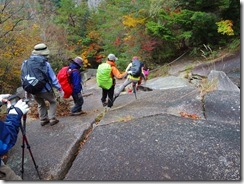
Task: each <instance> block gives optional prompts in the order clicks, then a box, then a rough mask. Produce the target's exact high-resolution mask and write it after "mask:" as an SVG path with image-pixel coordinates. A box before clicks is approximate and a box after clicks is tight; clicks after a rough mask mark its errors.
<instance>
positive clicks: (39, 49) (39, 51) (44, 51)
mask: <svg viewBox="0 0 244 184" xmlns="http://www.w3.org/2000/svg"><path fill="white" fill-rule="evenodd" d="M32 54H33V55H42V56H48V55H49V54H50V51H49V50H48V48H47V46H46V44H44V43H39V44H37V45H35V47H34V50H33V51H32Z"/></svg>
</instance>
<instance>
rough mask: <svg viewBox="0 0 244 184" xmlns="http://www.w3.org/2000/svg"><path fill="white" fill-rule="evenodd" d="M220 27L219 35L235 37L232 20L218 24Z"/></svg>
mask: <svg viewBox="0 0 244 184" xmlns="http://www.w3.org/2000/svg"><path fill="white" fill-rule="evenodd" d="M216 24H217V26H218V33H221V34H223V35H224V34H226V35H228V36H232V35H234V30H233V29H232V27H233V22H232V21H231V20H222V21H220V22H216Z"/></svg>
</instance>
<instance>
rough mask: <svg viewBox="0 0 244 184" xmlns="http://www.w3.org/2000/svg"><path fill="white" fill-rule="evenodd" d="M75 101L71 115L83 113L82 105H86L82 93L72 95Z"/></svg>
mask: <svg viewBox="0 0 244 184" xmlns="http://www.w3.org/2000/svg"><path fill="white" fill-rule="evenodd" d="M72 97H73V100H74V106H73V107H72V108H71V113H77V112H81V111H82V105H83V103H84V100H83V97H82V94H81V93H78V94H74V95H72Z"/></svg>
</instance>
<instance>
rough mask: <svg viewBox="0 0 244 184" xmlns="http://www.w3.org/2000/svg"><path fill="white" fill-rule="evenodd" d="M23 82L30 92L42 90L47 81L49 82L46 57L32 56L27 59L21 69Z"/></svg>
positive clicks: (35, 92) (26, 89)
mask: <svg viewBox="0 0 244 184" xmlns="http://www.w3.org/2000/svg"><path fill="white" fill-rule="evenodd" d="M21 83H22V87H23V89H24V90H25V91H26V92H28V93H30V94H33V95H35V94H37V93H39V92H41V90H42V89H43V88H45V86H46V83H49V80H48V76H47V63H46V59H43V58H41V57H30V58H29V59H28V60H25V61H24V63H23V66H22V70H21ZM49 84H50V83H49Z"/></svg>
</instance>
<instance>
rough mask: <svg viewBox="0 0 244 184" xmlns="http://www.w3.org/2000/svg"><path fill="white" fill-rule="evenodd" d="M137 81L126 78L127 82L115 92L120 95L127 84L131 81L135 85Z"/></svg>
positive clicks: (116, 95)
mask: <svg viewBox="0 0 244 184" xmlns="http://www.w3.org/2000/svg"><path fill="white" fill-rule="evenodd" d="M137 82H138V80H131V79H129V78H127V79H126V80H125V82H124V83H123V84H122V85H121V86H120V87H119V89H118V91H117V92H116V93H115V97H118V96H119V95H120V93H121V92H122V91H123V90H124V89H125V87H126V86H128V85H129V84H131V83H133V86H134V85H136V83H137Z"/></svg>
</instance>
